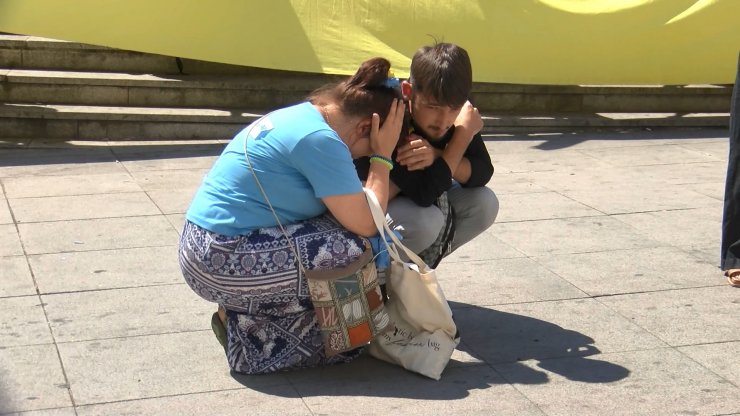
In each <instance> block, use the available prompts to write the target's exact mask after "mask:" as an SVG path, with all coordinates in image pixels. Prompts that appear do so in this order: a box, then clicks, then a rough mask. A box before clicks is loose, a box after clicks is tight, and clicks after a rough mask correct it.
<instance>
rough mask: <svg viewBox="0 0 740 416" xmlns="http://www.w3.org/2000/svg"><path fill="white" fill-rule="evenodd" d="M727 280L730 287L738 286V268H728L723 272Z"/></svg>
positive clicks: (739, 278)
mask: <svg viewBox="0 0 740 416" xmlns="http://www.w3.org/2000/svg"><path fill="white" fill-rule="evenodd" d="M725 276H727V281H728V282H729V283H730V286H732V287H740V269H730V270H727V271H726V272H725Z"/></svg>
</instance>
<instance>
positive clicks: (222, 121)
mask: <svg viewBox="0 0 740 416" xmlns="http://www.w3.org/2000/svg"><path fill="white" fill-rule="evenodd" d="M264 113H265V111H264V110H247V109H229V110H227V109H208V108H200V109H194V108H189V109H183V108H151V107H109V106H107V107H106V106H70V105H30V104H0V138H6V139H26V138H45V139H59V140H100V139H109V140H162V139H166V140H174V139H228V138H231V137H232V136H233V135H234V134H235V133H236V132H238V131H239V130H240V129H241V128H243V127H244V126H246V125H247V124H249V123H250V122H252V121H254V120H255V119H256V118H258V117H259V116H260V115H262V114H264ZM483 119H484V128H483V132H484V133H501V134H506V133H519V132H523V131H526V132H542V133H544V132H560V131H578V130H588V129H613V128H656V127H671V128H680V127H715V128H717V127H719V128H726V127H727V126H728V123H729V114H728V113H695V114H677V113H594V114H584V113H559V114H527V115H524V114H505V113H501V114H484V117H483Z"/></svg>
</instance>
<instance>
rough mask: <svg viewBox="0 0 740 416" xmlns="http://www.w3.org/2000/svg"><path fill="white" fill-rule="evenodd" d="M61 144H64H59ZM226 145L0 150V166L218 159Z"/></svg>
mask: <svg viewBox="0 0 740 416" xmlns="http://www.w3.org/2000/svg"><path fill="white" fill-rule="evenodd" d="M60 143H62V144H63V143H64V142H60ZM225 146H226V144H225V143H223V142H219V141H213V143H202V142H199V143H182V142H180V143H162V144H152V143H151V142H150V143H148V144H144V143H140V144H137V143H136V142H135V141H132V142H131V143H130V144H117V145H115V146H107V145H96V146H93V145H89V146H88V145H84V144H79V145H74V144H68V145H64V146H62V145H61V144H60V146H59V147H8V148H0V167H5V166H33V165H57V164H58V165H65V164H75V163H80V164H82V163H101V162H127V161H136V160H157V159H177V158H189V157H203V156H218V155H220V154H221V152H222V151H223V149H224V147H225Z"/></svg>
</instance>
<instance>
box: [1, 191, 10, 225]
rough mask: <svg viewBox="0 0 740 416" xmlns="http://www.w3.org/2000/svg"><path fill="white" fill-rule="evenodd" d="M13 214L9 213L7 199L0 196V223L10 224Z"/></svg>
mask: <svg viewBox="0 0 740 416" xmlns="http://www.w3.org/2000/svg"><path fill="white" fill-rule="evenodd" d="M12 223H13V216H12V215H11V214H10V207H9V206H8V201H7V200H6V199H5V198H4V197H2V198H0V224H12Z"/></svg>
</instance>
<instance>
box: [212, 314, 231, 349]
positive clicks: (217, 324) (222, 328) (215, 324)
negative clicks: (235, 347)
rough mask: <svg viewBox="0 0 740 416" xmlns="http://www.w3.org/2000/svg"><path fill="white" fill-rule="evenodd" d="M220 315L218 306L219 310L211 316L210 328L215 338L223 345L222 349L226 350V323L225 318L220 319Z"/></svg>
mask: <svg viewBox="0 0 740 416" xmlns="http://www.w3.org/2000/svg"><path fill="white" fill-rule="evenodd" d="M224 312H225V311H224ZM221 315H222V313H221V307H219V311H218V312H216V313H214V314H213V316H211V329H213V333H214V334H215V335H216V339H217V340H218V342H219V343H220V344H221V346H222V347H224V351H226V345H227V344H226V325H225V319H223V320H222V319H221ZM224 315H225V314H224Z"/></svg>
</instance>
